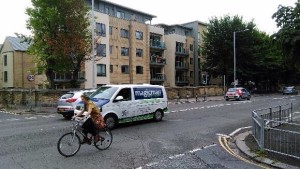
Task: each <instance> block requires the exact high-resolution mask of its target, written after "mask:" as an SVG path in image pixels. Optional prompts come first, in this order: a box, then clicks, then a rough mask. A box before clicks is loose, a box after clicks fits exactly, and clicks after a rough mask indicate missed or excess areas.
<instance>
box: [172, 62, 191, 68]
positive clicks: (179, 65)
mask: <svg viewBox="0 0 300 169" xmlns="http://www.w3.org/2000/svg"><path fill="white" fill-rule="evenodd" d="M175 69H189V64H188V63H186V62H176V63H175Z"/></svg>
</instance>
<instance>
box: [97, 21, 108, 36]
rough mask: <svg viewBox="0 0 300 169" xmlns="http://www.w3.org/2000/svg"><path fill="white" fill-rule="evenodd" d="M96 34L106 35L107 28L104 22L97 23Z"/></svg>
mask: <svg viewBox="0 0 300 169" xmlns="http://www.w3.org/2000/svg"><path fill="white" fill-rule="evenodd" d="M96 31H97V32H96V34H97V36H103V37H106V29H105V24H103V23H96Z"/></svg>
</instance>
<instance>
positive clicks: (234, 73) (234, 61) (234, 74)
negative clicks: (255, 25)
mask: <svg viewBox="0 0 300 169" xmlns="http://www.w3.org/2000/svg"><path fill="white" fill-rule="evenodd" d="M248 30H249V29H244V30H240V31H234V32H233V85H234V88H236V84H235V81H236V70H235V69H236V57H235V34H236V33H239V32H245V31H248Z"/></svg>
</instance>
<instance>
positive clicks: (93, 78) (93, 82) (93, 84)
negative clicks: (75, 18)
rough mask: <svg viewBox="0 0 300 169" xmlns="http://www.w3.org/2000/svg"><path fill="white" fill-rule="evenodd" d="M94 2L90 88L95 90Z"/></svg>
mask: <svg viewBox="0 0 300 169" xmlns="http://www.w3.org/2000/svg"><path fill="white" fill-rule="evenodd" d="M94 24H95V21H94V0H92V26H91V27H92V54H91V57H92V58H91V60H92V88H93V89H95V88H96V86H95V63H94V59H95V58H94V57H95V51H94V50H95V49H94V48H95V46H94V41H95V40H94Z"/></svg>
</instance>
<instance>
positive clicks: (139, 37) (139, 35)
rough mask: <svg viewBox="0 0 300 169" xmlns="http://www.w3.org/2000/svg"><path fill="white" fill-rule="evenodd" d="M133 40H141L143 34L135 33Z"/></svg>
mask: <svg viewBox="0 0 300 169" xmlns="http://www.w3.org/2000/svg"><path fill="white" fill-rule="evenodd" d="M135 38H136V39H137V40H143V38H144V33H143V32H141V31H135Z"/></svg>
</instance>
